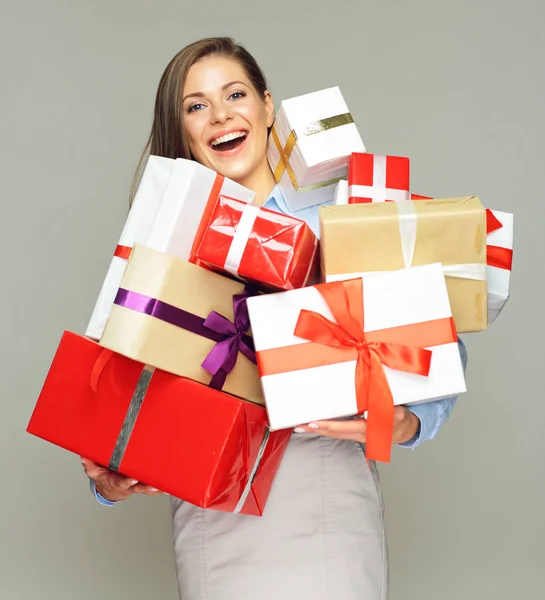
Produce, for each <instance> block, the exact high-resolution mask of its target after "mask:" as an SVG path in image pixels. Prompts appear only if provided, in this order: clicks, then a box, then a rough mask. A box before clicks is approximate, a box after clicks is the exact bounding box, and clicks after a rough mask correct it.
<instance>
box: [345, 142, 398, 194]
mask: <svg viewBox="0 0 545 600" xmlns="http://www.w3.org/2000/svg"><path fill="white" fill-rule="evenodd" d="M409 182H410V160H409V159H408V158H405V157H404V156H381V155H378V154H368V153H361V152H353V153H352V154H351V156H350V162H349V164H348V204H359V203H363V202H387V201H391V202H399V201H402V200H410V194H409V189H410V186H409Z"/></svg>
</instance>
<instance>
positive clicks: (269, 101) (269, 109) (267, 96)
mask: <svg viewBox="0 0 545 600" xmlns="http://www.w3.org/2000/svg"><path fill="white" fill-rule="evenodd" d="M263 97H264V99H263V101H264V103H265V112H266V113H267V128H269V127H272V124H273V123H274V102H273V97H272V96H271V93H270V92H269V90H265V93H264V94H263Z"/></svg>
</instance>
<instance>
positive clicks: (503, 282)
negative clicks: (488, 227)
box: [486, 210, 514, 325]
mask: <svg viewBox="0 0 545 600" xmlns="http://www.w3.org/2000/svg"><path fill="white" fill-rule="evenodd" d="M491 212H492V213H493V214H494V216H495V217H496V218H497V219H498V221H500V223H501V224H502V227H501V228H500V229H497V230H496V231H492V232H491V233H489V234H488V235H487V236H486V245H487V247H488V246H498V247H500V248H508V249H510V250H512V249H513V227H514V215H513V214H511V213H506V212H501V211H499V210H492V211H491ZM510 281H511V271H510V270H508V269H500V268H498V267H491V266H489V265H487V267H486V285H487V293H488V324H489V325H490V323H493V322H494V321H495V320H496V318H497V316H498V315H499V313H500V311H501V310H502V308H503V307H504V306H505V303H506V302H507V300H508V299H509V284H510Z"/></svg>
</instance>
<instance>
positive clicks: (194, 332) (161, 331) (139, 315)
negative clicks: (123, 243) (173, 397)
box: [100, 244, 264, 404]
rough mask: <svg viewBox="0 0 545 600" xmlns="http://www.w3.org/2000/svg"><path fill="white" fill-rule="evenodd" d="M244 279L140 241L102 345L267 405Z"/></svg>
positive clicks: (101, 342)
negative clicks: (256, 360)
mask: <svg viewBox="0 0 545 600" xmlns="http://www.w3.org/2000/svg"><path fill="white" fill-rule="evenodd" d="M253 293H255V292H254V291H253V290H250V289H249V288H247V287H246V286H245V285H244V283H241V282H238V281H234V280H232V279H228V278H226V277H223V276H222V275H218V274H216V273H212V272H211V271H208V270H206V269H203V268H202V267H199V266H197V265H194V264H192V263H188V262H186V261H183V260H180V259H179V258H176V257H174V256H171V255H169V254H164V253H162V252H158V251H156V250H152V249H151V248H148V247H146V246H141V245H138V244H136V245H135V246H134V248H133V250H132V252H131V256H130V258H129V262H128V264H127V268H126V270H125V273H124V275H123V279H122V281H121V285H120V288H119V291H118V293H117V296H116V299H115V302H114V306H113V308H112V312H111V314H110V317H109V319H108V322H107V324H106V327H105V329H104V334H103V336H102V338H101V340H100V345H101V346H103V347H105V348H109V349H110V350H112V351H114V352H117V353H118V354H121V355H123V356H127V357H128V358H132V359H133V360H136V361H138V362H141V363H144V364H147V365H150V366H152V367H155V368H157V369H161V370H163V371H167V372H169V373H174V374H175V375H180V376H182V377H188V378H189V379H193V380H194V381H198V382H200V383H204V384H206V385H210V386H211V387H214V388H216V389H221V390H222V391H224V392H227V393H229V394H232V395H234V396H238V397H240V398H243V399H244V400H249V401H251V402H255V403H257V404H263V403H264V402H263V396H262V392H261V385H260V381H259V374H258V370H257V366H256V363H255V352H254V349H253V340H252V338H251V336H250V335H249V334H248V330H249V327H250V323H249V319H248V312H247V308H246V298H247V297H248V296H249V295H251V294H253Z"/></svg>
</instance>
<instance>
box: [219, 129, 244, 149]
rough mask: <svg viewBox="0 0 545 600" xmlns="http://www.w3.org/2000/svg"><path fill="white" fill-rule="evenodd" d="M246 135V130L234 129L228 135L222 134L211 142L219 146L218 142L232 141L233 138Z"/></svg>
mask: <svg viewBox="0 0 545 600" xmlns="http://www.w3.org/2000/svg"><path fill="white" fill-rule="evenodd" d="M245 135H246V132H245V131H233V132H232V133H228V134H226V135H222V136H221V137H219V138H216V139H215V140H212V141H211V142H210V143H211V144H212V146H217V145H218V144H223V143H224V142H230V141H231V140H236V139H237V138H240V137H244V136H245Z"/></svg>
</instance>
